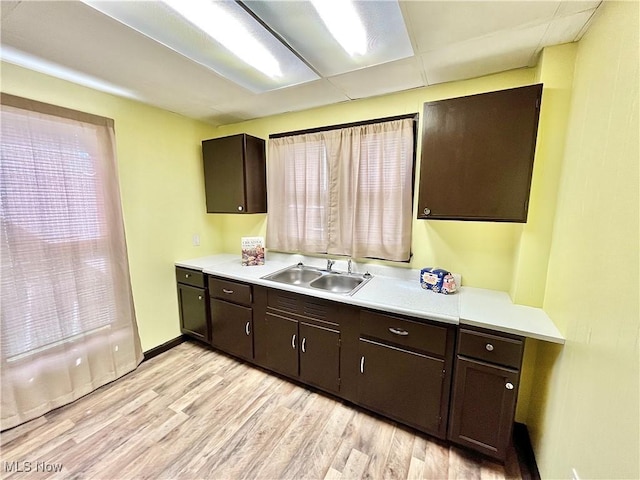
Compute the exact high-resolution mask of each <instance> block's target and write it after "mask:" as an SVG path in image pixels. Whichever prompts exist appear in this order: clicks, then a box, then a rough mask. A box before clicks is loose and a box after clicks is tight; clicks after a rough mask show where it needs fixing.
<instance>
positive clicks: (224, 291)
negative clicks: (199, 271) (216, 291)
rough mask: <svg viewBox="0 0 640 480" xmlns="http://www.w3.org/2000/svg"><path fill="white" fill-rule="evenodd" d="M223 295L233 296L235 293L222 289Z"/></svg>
mask: <svg viewBox="0 0 640 480" xmlns="http://www.w3.org/2000/svg"><path fill="white" fill-rule="evenodd" d="M222 291H223V293H226V294H227V295H231V294H232V293H233V290H227V289H226V288H223V289H222Z"/></svg>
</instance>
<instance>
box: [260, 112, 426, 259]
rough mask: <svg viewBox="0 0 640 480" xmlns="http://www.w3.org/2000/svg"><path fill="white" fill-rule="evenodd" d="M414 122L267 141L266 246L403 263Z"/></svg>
mask: <svg viewBox="0 0 640 480" xmlns="http://www.w3.org/2000/svg"><path fill="white" fill-rule="evenodd" d="M414 122H415V120H414V118H413V117H412V118H403V119H394V120H389V121H378V122H372V123H367V124H365V125H357V126H350V127H345V128H333V129H326V130H322V131H319V132H313V133H303V134H296V135H288V136H278V137H277V138H271V139H270V140H269V161H268V163H267V169H268V189H267V191H268V195H269V217H268V220H267V246H268V247H269V248H270V249H272V250H280V251H288V252H302V253H327V254H335V255H347V256H352V257H357V258H364V257H370V258H381V259H386V260H395V261H407V260H409V258H410V255H411V224H412V217H413V216H412V204H413V172H414V167H415V155H414V145H415V123H414Z"/></svg>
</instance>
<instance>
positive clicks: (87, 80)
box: [0, 45, 140, 100]
mask: <svg viewBox="0 0 640 480" xmlns="http://www.w3.org/2000/svg"><path fill="white" fill-rule="evenodd" d="M0 59H1V60H2V61H3V62H7V63H12V64H13V65H18V66H19V67H24V68H28V69H29V70H33V71H36V72H40V73H44V74H46V75H50V76H52V77H56V78H60V79H62V80H67V81H69V82H73V83H77V84H78V85H83V86H85V87H89V88H93V89H94V90H100V91H101V92H106V93H111V94H113V95H118V96H120V97H126V98H131V99H133V100H140V98H139V97H138V96H137V95H135V94H134V93H133V92H131V91H129V90H126V89H124V88H120V87H118V86H116V85H113V84H111V83H108V82H105V81H104V80H100V79H98V78H95V77H92V76H91V75H87V74H85V73H81V72H78V71H76V70H72V69H71V68H67V67H63V66H62V65H58V64H57V63H53V62H50V61H48V60H44V59H43V58H40V57H37V56H35V55H31V54H29V53H25V52H22V51H21V50H18V49H16V48H13V47H10V46H8V45H2V48H1V49H0Z"/></svg>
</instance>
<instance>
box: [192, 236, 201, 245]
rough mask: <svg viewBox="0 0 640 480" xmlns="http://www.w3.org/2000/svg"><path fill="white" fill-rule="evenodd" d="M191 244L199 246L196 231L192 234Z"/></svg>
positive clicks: (198, 237)
mask: <svg viewBox="0 0 640 480" xmlns="http://www.w3.org/2000/svg"><path fill="white" fill-rule="evenodd" d="M193 246H194V247H199V246H200V235H198V234H197V233H194V234H193Z"/></svg>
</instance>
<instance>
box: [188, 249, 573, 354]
mask: <svg viewBox="0 0 640 480" xmlns="http://www.w3.org/2000/svg"><path fill="white" fill-rule="evenodd" d="M299 261H303V262H304V263H305V265H314V266H324V264H325V263H326V260H324V259H322V258H313V257H303V256H301V255H285V254H269V256H268V257H267V260H266V262H265V265H260V266H249V267H247V266H245V267H243V266H242V265H241V262H240V255H235V254H219V255H212V256H208V257H200V258H194V259H191V260H184V261H178V262H176V266H181V267H186V268H192V269H194V270H200V271H202V272H204V273H207V274H210V275H217V276H220V277H224V278H229V279H233V280H239V281H242V282H248V283H253V284H256V285H263V286H267V287H272V288H278V289H280V290H286V291H290V292H296V293H301V294H304V295H310V296H314V297H317V298H324V299H328V300H333V301H337V302H341V303H347V304H350V305H355V306H359V307H366V308H373V309H378V310H384V311H387V312H392V313H398V314H404V315H409V316H412V317H417V318H424V319H428V320H435V321H439V322H444V323H450V324H456V325H457V324H463V325H474V326H477V327H483V328H488V329H491V330H496V331H499V332H505V333H513V334H516V335H522V336H524V337H530V338H535V339H538V340H544V341H548V342H554V343H561V344H562V343H564V337H563V336H562V335H561V334H560V332H559V331H558V329H557V328H556V326H555V325H554V323H553V321H552V320H551V319H550V318H549V316H548V315H547V314H546V313H545V312H544V311H543V310H542V309H540V308H533V307H527V306H524V305H515V304H513V303H512V302H511V299H510V297H509V295H508V294H507V293H506V292H499V291H495V290H485V289H481V288H473V287H462V288H460V290H459V291H458V292H457V293H455V294H453V295H443V294H440V293H434V292H432V291H430V290H424V289H422V288H421V287H420V283H419V278H420V277H419V274H420V271H419V270H411V269H403V268H394V267H387V266H376V265H371V264H365V265H359V264H358V265H356V268H355V271H358V272H360V273H363V272H364V271H365V270H366V269H368V270H370V271H371V273H373V275H374V277H373V278H372V279H371V280H370V281H369V282H368V283H366V284H365V285H364V286H363V287H362V288H360V289H359V290H358V291H357V292H355V293H354V294H353V295H351V296H349V295H342V294H336V293H331V292H325V291H322V290H315V289H310V288H305V287H298V286H295V285H287V284H283V283H278V282H273V281H270V280H265V279H263V278H261V277H264V276H265V275H269V274H271V273H273V272H277V271H278V270H281V269H283V268H287V267H290V266H291V265H295V264H296V263H298V262H299ZM342 263H344V262H342ZM334 269H335V270H338V271H344V270H346V266H345V267H344V268H342V265H341V263H338V262H336V265H335V266H334Z"/></svg>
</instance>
